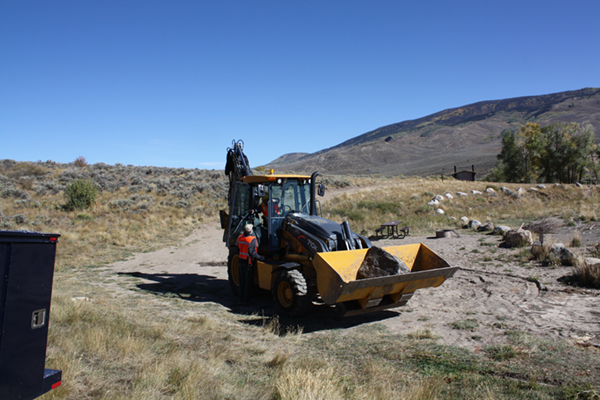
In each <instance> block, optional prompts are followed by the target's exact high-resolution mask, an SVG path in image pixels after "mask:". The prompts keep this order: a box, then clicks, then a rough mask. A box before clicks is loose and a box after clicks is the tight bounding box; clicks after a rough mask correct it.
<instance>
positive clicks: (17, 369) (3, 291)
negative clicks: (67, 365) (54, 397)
mask: <svg viewBox="0 0 600 400" xmlns="http://www.w3.org/2000/svg"><path fill="white" fill-rule="evenodd" d="M59 236H60V235H57V234H49V233H37V232H9V231H0V398H1V399H2V400H13V399H20V400H29V399H34V398H36V397H38V396H41V395H42V394H44V393H46V392H48V391H50V390H51V389H54V388H56V387H58V386H60V384H61V379H62V372H61V371H58V370H51V369H46V367H45V364H46V344H47V341H48V320H49V317H50V300H51V297H52V278H53V276H54V259H55V256H56V244H57V243H58V237H59Z"/></svg>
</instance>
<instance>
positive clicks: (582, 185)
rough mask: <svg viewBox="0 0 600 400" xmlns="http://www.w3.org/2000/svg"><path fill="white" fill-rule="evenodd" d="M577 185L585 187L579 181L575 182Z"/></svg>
mask: <svg viewBox="0 0 600 400" xmlns="http://www.w3.org/2000/svg"><path fill="white" fill-rule="evenodd" d="M575 186H577V187H583V185H582V184H581V183H579V182H575Z"/></svg>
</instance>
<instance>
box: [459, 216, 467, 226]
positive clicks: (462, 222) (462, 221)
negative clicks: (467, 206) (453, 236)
mask: <svg viewBox="0 0 600 400" xmlns="http://www.w3.org/2000/svg"><path fill="white" fill-rule="evenodd" d="M460 223H461V224H462V226H467V224H468V223H469V218H467V217H461V218H460Z"/></svg>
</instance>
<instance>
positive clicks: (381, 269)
mask: <svg viewBox="0 0 600 400" xmlns="http://www.w3.org/2000/svg"><path fill="white" fill-rule="evenodd" d="M408 273H410V269H409V268H408V267H407V266H406V264H405V263H404V261H402V260H400V259H399V258H398V257H396V256H395V255H393V254H390V253H388V252H387V251H385V250H384V249H382V248H381V247H377V246H373V247H371V248H370V249H369V250H368V251H367V254H366V255H365V259H364V260H363V262H362V264H361V265H360V268H359V269H358V273H357V274H356V279H368V278H377V277H380V276H390V275H403V274H408Z"/></svg>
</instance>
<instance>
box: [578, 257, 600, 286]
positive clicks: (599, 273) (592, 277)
mask: <svg viewBox="0 0 600 400" xmlns="http://www.w3.org/2000/svg"><path fill="white" fill-rule="evenodd" d="M575 277H576V278H577V280H578V281H579V282H580V284H582V285H584V286H588V287H593V288H600V265H597V264H596V265H591V264H588V263H586V262H579V264H578V266H577V271H576V273H575Z"/></svg>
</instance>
